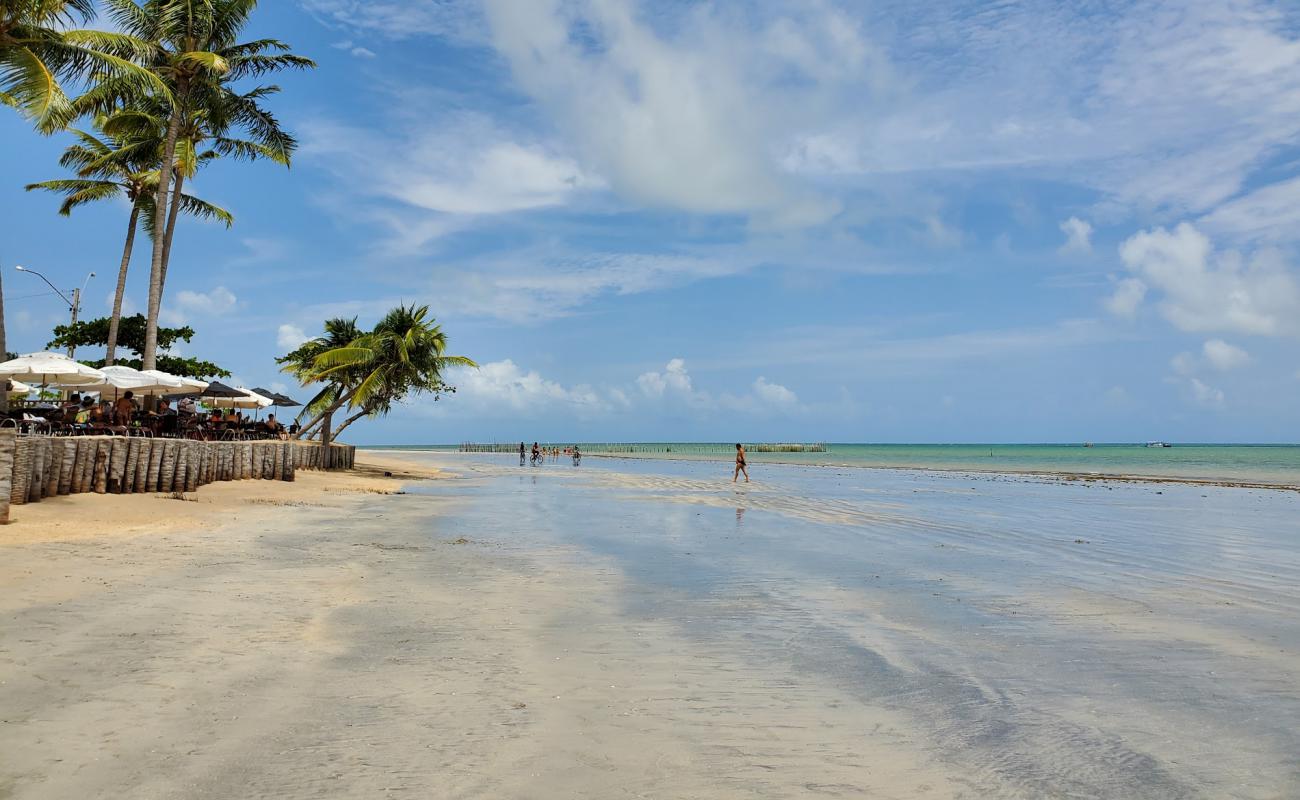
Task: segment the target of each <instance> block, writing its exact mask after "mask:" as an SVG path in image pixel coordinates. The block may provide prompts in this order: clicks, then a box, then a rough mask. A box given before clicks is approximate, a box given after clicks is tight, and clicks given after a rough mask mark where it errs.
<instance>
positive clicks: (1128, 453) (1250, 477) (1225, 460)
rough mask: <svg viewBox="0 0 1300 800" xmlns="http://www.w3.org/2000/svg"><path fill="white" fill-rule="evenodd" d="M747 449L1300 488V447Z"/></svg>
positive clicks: (711, 449)
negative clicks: (803, 450)
mask: <svg viewBox="0 0 1300 800" xmlns="http://www.w3.org/2000/svg"><path fill="white" fill-rule="evenodd" d="M544 444H545V443H544ZM564 444H565V446H567V445H568V444H569V443H564ZM580 446H581V447H582V450H583V452H584V453H586V454H588V455H616V456H624V457H638V458H677V459H708V460H714V459H723V460H728V461H729V460H730V459H731V457H732V453H734V452H735V448H734V444H733V443H730V442H589V443H586V444H581V445H580ZM748 447H749V460H750V461H751V462H754V463H762V462H769V463H784V464H806V465H824V466H844V467H893V468H904V469H936V470H985V471H993V472H1051V473H1078V474H1097V475H1133V476H1151V477H1172V478H1204V479H1211V480H1229V481H1245V482H1259V483H1281V484H1288V485H1300V445H1253V444H1177V443H1175V444H1173V445H1172V446H1170V447H1147V446H1145V445H1143V444H1097V445H1094V446H1091V447H1085V446H1083V445H1080V444H834V443H833V444H826V445H825V450H824V451H819V452H761V451H759V450H758V449H757V448H758V447H760V445H749V446H748ZM460 448H461V445H411V446H394V447H392V448H391V449H403V450H440V451H451V452H455V451H457V450H459V449H460ZM386 449H389V448H386Z"/></svg>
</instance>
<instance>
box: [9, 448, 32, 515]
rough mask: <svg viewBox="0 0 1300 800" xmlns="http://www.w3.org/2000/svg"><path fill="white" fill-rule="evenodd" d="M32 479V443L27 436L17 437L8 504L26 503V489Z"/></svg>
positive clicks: (18, 504)
mask: <svg viewBox="0 0 1300 800" xmlns="http://www.w3.org/2000/svg"><path fill="white" fill-rule="evenodd" d="M31 478H32V441H31V437H29V436H19V437H18V445H17V447H16V448H15V450H14V477H13V486H12V487H11V488H10V490H9V502H11V503H13V504H14V505H16V506H20V505H23V504H24V503H26V502H27V489H28V486H29V484H30V482H31Z"/></svg>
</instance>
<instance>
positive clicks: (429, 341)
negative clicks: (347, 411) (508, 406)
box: [276, 305, 478, 416]
mask: <svg viewBox="0 0 1300 800" xmlns="http://www.w3.org/2000/svg"><path fill="white" fill-rule="evenodd" d="M446 348H447V337H446V334H444V333H443V331H442V327H441V326H440V325H438V324H437V323H436V322H435V321H434V320H433V319H432V318H431V317H429V308H428V306H415V305H412V306H409V307H408V306H399V307H397V308H394V309H393V310H392V311H389V312H388V313H387V314H385V315H384V317H383V319H381V320H380V321H379V323H378V324H377V325H376V326H375V327H374V329H373V330H370V331H361V330H359V329H358V328H357V325H356V319H355V318H354V319H351V320H346V319H332V320H328V321H327V322H326V323H325V335H324V336H320V337H317V338H315V339H312V340H310V341H308V342H306V343H304V344H303V345H302V346H301V347H299V348H298V349H296V350H294V351H293V352H292V353H289V354H287V355H285V356H282V357H280V358H278V359H276V360H277V362H279V363H280V365H281V368H282V369H283V371H285V372H288V373H291V374H293V375H294V376H295V377H297V378H298V380H299V381H300V382H301V383H302V384H303V385H304V386H306V385H309V384H321V385H322V386H323V388H322V389H321V390H320V391H319V392H318V393H317V395H316V396H315V397H314V398H312V400H311V401H310V402H308V404H307V406H306V409H305V410H307V411H309V412H313V413H320V412H323V411H327V410H335V409H338V408H340V407H342V406H343V405H344V404H346V405H347V406H348V407H349V408H352V409H355V410H358V411H361V412H364V414H365V415H366V416H382V415H384V414H387V413H388V411H389V410H390V409H391V408H392V406H393V404H394V403H399V402H401V401H402V400H404V399H405V398H406V397H408V396H410V395H417V394H421V393H430V394H433V395H434V399H435V400H436V399H437V398H438V396H440V395H442V394H444V393H448V392H454V391H456V389H455V387H454V386H452V385H450V384H448V383H447V382H446V381H445V380H444V377H443V376H444V372H445V371H446V369H447V368H448V367H453V366H463V367H477V366H478V365H477V364H475V363H474V362H473V361H471V360H470V359H468V358H465V357H464V356H449V355H446Z"/></svg>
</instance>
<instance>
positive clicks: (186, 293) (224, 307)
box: [159, 286, 239, 325]
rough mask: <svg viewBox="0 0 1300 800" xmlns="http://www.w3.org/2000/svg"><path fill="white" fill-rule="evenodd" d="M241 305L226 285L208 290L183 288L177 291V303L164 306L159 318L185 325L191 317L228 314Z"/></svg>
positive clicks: (170, 322)
mask: <svg viewBox="0 0 1300 800" xmlns="http://www.w3.org/2000/svg"><path fill="white" fill-rule="evenodd" d="M238 307H239V298H237V297H235V293H234V292H232V291H230V290H229V289H227V288H226V287H224V286H217V287H214V288H213V289H211V290H210V291H207V292H195V291H191V290H189V289H183V290H181V291H179V292H177V293H176V304H175V306H174V307H171V308H164V309H163V310H162V311H161V312H160V313H159V318H160V319H161V320H162V321H164V322H166V323H169V324H172V325H184V324H185V323H186V322H187V321H188V320H189V319H190V318H191V317H195V316H198V317H210V316H219V315H221V314H228V313H230V312H231V311H234V310H235V309H236V308H238Z"/></svg>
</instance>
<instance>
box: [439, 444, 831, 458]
mask: <svg viewBox="0 0 1300 800" xmlns="http://www.w3.org/2000/svg"><path fill="white" fill-rule="evenodd" d="M577 444H578V447H579V448H580V449H581V450H582V451H583V452H585V453H588V454H590V455H638V454H645V455H648V454H656V453H661V454H665V455H671V454H674V453H679V454H683V455H719V454H727V453H731V452H733V451H734V450H735V449H736V445H735V443H727V442H713V443H706V444H699V443H691V444H684V443H680V442H644V443H636V442H631V443H620V442H578V443H577ZM541 446H542V447H544V448H552V447H572V446H573V442H541ZM525 447H528V448H531V445H528V444H527V443H525ZM458 449H459V450H460V452H462V453H518V452H519V443H518V442H504V443H503V442H492V443H490V444H489V443H482V442H462V443H461V444H460V446H459V448H458ZM745 449H746V450H748V451H749V452H751V453H825V452H826V449H827V448H826V445H825V444H824V443H821V442H814V443H809V444H804V443H798V442H759V443H755V444H746V445H745Z"/></svg>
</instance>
